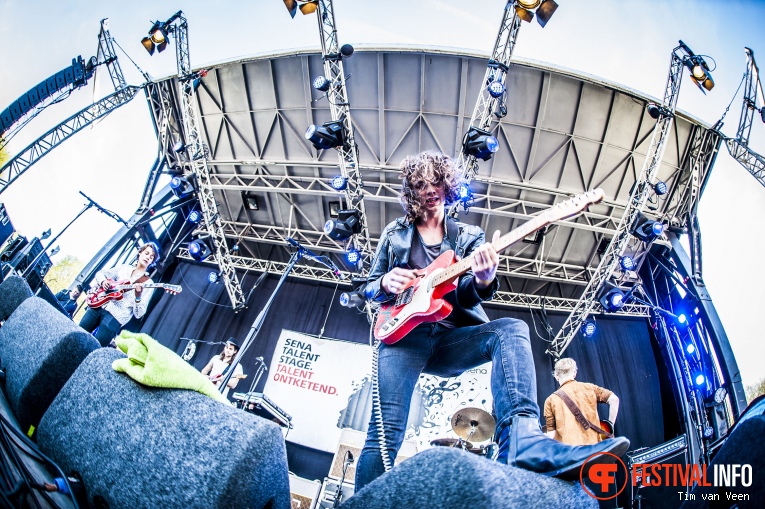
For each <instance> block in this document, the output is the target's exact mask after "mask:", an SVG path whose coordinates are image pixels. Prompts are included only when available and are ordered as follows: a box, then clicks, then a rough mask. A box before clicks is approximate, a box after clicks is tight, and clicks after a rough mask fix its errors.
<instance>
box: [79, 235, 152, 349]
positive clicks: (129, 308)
mask: <svg viewBox="0 0 765 509" xmlns="http://www.w3.org/2000/svg"><path fill="white" fill-rule="evenodd" d="M158 261H159V248H158V247H157V245H156V244H155V243H153V242H147V243H146V244H144V245H143V246H141V248H140V249H139V250H138V259H137V260H136V263H135V265H129V264H124V265H117V266H116V267H112V268H111V269H104V270H101V271H98V272H97V273H96V275H95V277H94V278H93V281H92V282H91V289H92V290H97V289H99V288H102V289H103V290H105V291H108V290H109V289H110V288H111V287H112V286H114V284H115V281H125V280H127V281H130V283H133V284H135V287H134V288H133V289H132V290H129V291H126V292H125V293H124V295H122V298H121V299H115V300H110V301H109V302H107V303H106V304H104V305H103V306H101V307H99V308H96V309H93V308H90V309H88V310H87V311H86V312H85V315H84V316H83V317H82V320H80V327H82V328H83V329H85V330H86V331H88V332H93V331H94V330H95V331H96V333H95V337H96V339H97V340H98V342H99V343H101V346H108V345H109V342H110V341H111V340H112V339H114V338H115V337H116V336H117V334H119V333H120V331H121V330H122V327H124V326H125V324H126V323H128V322H129V321H130V319H131V318H133V317H135V318H141V317H142V316H143V315H144V314H146V306H147V303H148V301H149V300H150V299H151V294H152V292H153V291H154V289H153V288H146V289H144V287H143V285H144V284H152V283H153V281H152V280H151V279H150V278H149V275H148V274H147V273H146V271H147V270H149V269H151V268H152V267H154V265H155V264H156V263H157V262H158ZM96 328H98V330H96Z"/></svg>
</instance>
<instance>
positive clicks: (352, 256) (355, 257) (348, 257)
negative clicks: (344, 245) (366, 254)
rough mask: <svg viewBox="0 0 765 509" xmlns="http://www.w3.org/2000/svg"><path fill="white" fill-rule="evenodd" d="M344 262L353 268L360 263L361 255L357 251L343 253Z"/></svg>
mask: <svg viewBox="0 0 765 509" xmlns="http://www.w3.org/2000/svg"><path fill="white" fill-rule="evenodd" d="M345 261H347V262H348V263H349V264H351V265H353V266H354V267H355V266H356V265H357V264H358V263H359V262H360V261H361V253H359V251H358V249H349V250H348V251H346V252H345Z"/></svg>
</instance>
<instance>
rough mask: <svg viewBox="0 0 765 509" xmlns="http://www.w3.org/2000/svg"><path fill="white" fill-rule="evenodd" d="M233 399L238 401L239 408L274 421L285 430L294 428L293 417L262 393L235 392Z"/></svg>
mask: <svg viewBox="0 0 765 509" xmlns="http://www.w3.org/2000/svg"><path fill="white" fill-rule="evenodd" d="M232 397H233V398H234V399H235V400H236V407H237V408H241V409H242V410H244V411H246V412H250V413H252V414H255V415H259V416H260V417H263V418H264V419H268V420H270V421H274V422H275V423H276V424H278V425H279V426H282V427H283V428H290V429H291V428H292V417H291V416H290V414H288V413H287V412H285V411H284V410H282V409H281V408H279V407H278V406H276V404H275V403H274V402H273V401H271V400H270V399H268V397H267V396H266V395H265V394H263V393H262V392H235V393H234V395H233V396H232Z"/></svg>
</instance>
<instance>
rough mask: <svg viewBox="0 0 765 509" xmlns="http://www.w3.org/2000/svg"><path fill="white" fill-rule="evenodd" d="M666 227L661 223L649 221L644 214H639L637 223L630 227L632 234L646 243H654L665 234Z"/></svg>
mask: <svg viewBox="0 0 765 509" xmlns="http://www.w3.org/2000/svg"><path fill="white" fill-rule="evenodd" d="M665 228H666V226H665V225H664V223H662V222H660V221H653V220H651V219H648V218H647V217H645V216H644V215H643V214H638V216H637V217H636V218H635V222H634V223H632V226H631V227H630V233H631V234H632V235H633V236H635V237H637V238H638V239H640V240H642V241H643V242H646V243H651V242H653V241H654V240H655V239H656V237H658V236H659V235H661V234H662V233H664V230H665Z"/></svg>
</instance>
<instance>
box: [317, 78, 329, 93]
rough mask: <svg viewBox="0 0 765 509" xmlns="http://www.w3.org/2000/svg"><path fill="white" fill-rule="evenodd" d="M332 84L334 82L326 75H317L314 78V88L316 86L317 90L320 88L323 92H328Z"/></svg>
mask: <svg viewBox="0 0 765 509" xmlns="http://www.w3.org/2000/svg"><path fill="white" fill-rule="evenodd" d="M331 85H332V82H331V81H329V80H328V79H327V78H325V77H324V76H317V77H316V78H315V79H314V80H313V88H315V89H316V90H319V91H321V92H326V91H327V90H329V87H330V86H331Z"/></svg>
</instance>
